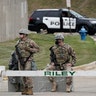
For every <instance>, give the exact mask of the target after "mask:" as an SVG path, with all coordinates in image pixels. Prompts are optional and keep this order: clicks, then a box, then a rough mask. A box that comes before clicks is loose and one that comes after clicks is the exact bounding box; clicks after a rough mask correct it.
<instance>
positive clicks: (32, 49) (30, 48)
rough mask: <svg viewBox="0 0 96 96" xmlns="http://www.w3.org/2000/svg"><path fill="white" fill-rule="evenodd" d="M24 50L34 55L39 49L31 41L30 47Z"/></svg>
mask: <svg viewBox="0 0 96 96" xmlns="http://www.w3.org/2000/svg"><path fill="white" fill-rule="evenodd" d="M26 50H27V51H29V52H31V53H36V52H39V50H40V48H39V46H38V45H37V44H36V43H35V42H34V41H33V40H31V41H30V45H29V47H26Z"/></svg>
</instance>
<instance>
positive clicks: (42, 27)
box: [37, 25, 48, 34]
mask: <svg viewBox="0 0 96 96" xmlns="http://www.w3.org/2000/svg"><path fill="white" fill-rule="evenodd" d="M37 33H41V34H47V33H48V28H47V26H46V25H39V27H38V30H37Z"/></svg>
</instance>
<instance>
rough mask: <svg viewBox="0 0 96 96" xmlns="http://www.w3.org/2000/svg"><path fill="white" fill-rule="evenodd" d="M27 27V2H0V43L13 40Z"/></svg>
mask: <svg viewBox="0 0 96 96" xmlns="http://www.w3.org/2000/svg"><path fill="white" fill-rule="evenodd" d="M27 25H28V12H27V0H0V42H3V41H7V40H12V39H15V38H16V37H17V36H18V31H19V29H20V28H27Z"/></svg>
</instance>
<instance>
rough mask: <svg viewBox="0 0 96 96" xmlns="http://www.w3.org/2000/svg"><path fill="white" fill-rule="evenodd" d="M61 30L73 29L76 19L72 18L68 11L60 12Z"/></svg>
mask: <svg viewBox="0 0 96 96" xmlns="http://www.w3.org/2000/svg"><path fill="white" fill-rule="evenodd" d="M61 15H62V28H63V29H75V28H76V18H73V17H72V15H71V14H70V13H68V11H62V14H61Z"/></svg>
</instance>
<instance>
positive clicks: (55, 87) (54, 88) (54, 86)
mask: <svg viewBox="0 0 96 96" xmlns="http://www.w3.org/2000/svg"><path fill="white" fill-rule="evenodd" d="M56 90H57V84H56V82H55V81H54V82H52V89H51V92H56Z"/></svg>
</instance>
